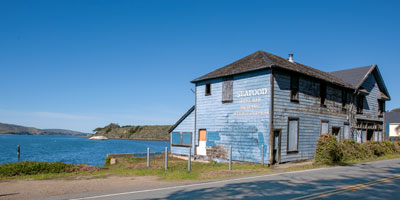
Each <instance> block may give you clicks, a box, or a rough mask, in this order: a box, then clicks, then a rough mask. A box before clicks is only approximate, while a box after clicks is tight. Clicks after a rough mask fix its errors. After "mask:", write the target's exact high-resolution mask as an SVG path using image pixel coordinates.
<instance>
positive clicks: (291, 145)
mask: <svg viewBox="0 0 400 200" xmlns="http://www.w3.org/2000/svg"><path fill="white" fill-rule="evenodd" d="M298 142H299V119H294V118H289V125H288V136H287V151H288V152H295V151H297V150H298V149H297V147H298Z"/></svg>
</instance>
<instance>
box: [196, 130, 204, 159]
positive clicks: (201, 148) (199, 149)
mask: <svg viewBox="0 0 400 200" xmlns="http://www.w3.org/2000/svg"><path fill="white" fill-rule="evenodd" d="M206 144H207V130H205V129H200V130H199V146H198V147H197V149H196V152H197V155H202V156H206V155H207V150H206Z"/></svg>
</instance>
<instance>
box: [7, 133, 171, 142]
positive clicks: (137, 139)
mask: <svg viewBox="0 0 400 200" xmlns="http://www.w3.org/2000/svg"><path fill="white" fill-rule="evenodd" d="M0 135H17V136H27V135H32V136H37V135H38V136H71V137H79V138H90V137H92V136H94V135H89V136H84V135H63V134H47V135H42V134H10V133H0ZM106 137H107V136H106ZM107 138H108V139H113V140H136V141H169V139H158V138H114V137H107Z"/></svg>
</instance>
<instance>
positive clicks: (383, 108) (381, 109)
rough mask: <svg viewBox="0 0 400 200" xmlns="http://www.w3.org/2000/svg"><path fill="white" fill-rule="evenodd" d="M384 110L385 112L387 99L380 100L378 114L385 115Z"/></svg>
mask: <svg viewBox="0 0 400 200" xmlns="http://www.w3.org/2000/svg"><path fill="white" fill-rule="evenodd" d="M384 112H385V101H383V100H378V116H379V117H383V113H384Z"/></svg>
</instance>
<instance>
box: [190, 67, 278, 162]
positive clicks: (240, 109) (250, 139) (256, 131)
mask: <svg viewBox="0 0 400 200" xmlns="http://www.w3.org/2000/svg"><path fill="white" fill-rule="evenodd" d="M208 83H210V84H211V95H209V96H206V95H205V85H206V84H208ZM222 83H223V79H222V78H217V79H212V80H207V81H203V82H199V83H197V84H196V101H197V102H196V120H197V123H196V129H197V130H196V138H198V134H199V129H206V130H207V143H206V144H207V156H208V157H210V158H219V159H226V158H227V150H228V147H229V145H232V159H233V160H238V161H249V162H260V160H261V150H260V149H261V145H268V141H269V127H270V124H269V123H270V122H269V118H270V117H269V116H270V98H271V96H270V95H271V91H270V89H271V87H270V70H264V71H258V72H252V73H246V74H240V75H235V76H234V77H233V102H232V103H222ZM258 89H262V90H266V92H265V94H262V95H254V96H250V97H249V96H240V94H245V92H246V91H249V90H258ZM243 92H244V93H243ZM267 149H268V148H267V147H266V148H265V151H266V153H265V154H264V155H266V158H265V160H267V159H268V154H267Z"/></svg>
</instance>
